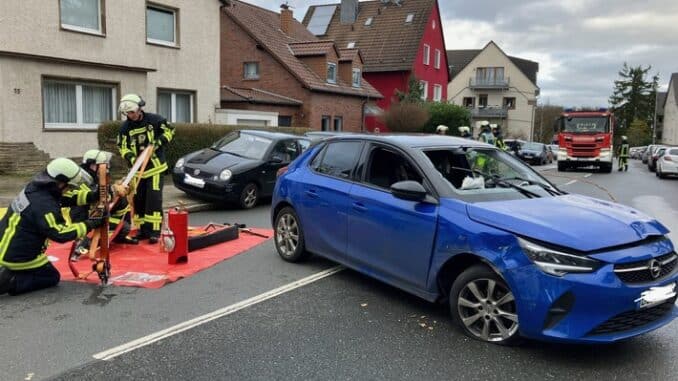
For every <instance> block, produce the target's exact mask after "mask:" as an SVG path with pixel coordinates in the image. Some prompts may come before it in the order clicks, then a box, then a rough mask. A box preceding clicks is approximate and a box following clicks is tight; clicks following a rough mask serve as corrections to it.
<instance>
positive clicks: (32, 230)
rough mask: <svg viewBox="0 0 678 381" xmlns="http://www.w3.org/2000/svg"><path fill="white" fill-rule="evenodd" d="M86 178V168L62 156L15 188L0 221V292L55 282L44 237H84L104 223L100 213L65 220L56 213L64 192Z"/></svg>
mask: <svg viewBox="0 0 678 381" xmlns="http://www.w3.org/2000/svg"><path fill="white" fill-rule="evenodd" d="M91 182H92V178H91V176H90V175H89V174H87V172H85V171H83V170H82V168H80V167H79V166H78V165H77V164H76V163H75V162H73V161H72V160H70V159H67V158H63V157H61V158H57V159H54V160H52V161H51V162H49V164H47V167H46V168H45V169H44V170H42V171H40V172H39V173H37V174H36V175H35V176H34V177H33V178H32V179H31V181H30V182H29V183H28V184H27V185H26V187H25V188H24V189H22V190H21V192H19V195H18V196H17V197H16V198H15V199H14V201H12V203H11V205H10V207H9V208H8V209H7V213H6V214H5V216H4V217H3V218H2V219H1V220H0V242H2V244H0V295H2V294H6V293H9V294H10V295H18V294H23V293H26V292H30V291H35V290H40V289H43V288H48V287H53V286H56V285H57V284H58V283H59V280H60V275H59V271H58V270H57V269H56V268H55V267H54V266H52V264H51V263H50V261H49V259H48V258H47V254H46V253H45V250H46V249H47V244H48V240H52V241H56V242H62V243H63V242H68V241H72V240H75V239H79V238H83V237H84V236H85V235H86V234H87V231H88V230H92V229H94V228H97V227H99V226H101V225H102V223H103V216H99V217H92V218H88V219H86V220H84V221H82V222H77V223H67V222H66V221H65V220H64V218H63V216H62V214H61V198H62V196H63V193H64V192H65V191H67V190H68V189H69V188H73V187H74V188H78V187H80V186H81V185H82V184H91Z"/></svg>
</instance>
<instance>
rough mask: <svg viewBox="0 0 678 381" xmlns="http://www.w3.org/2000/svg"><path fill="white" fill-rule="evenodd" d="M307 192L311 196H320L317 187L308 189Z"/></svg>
mask: <svg viewBox="0 0 678 381" xmlns="http://www.w3.org/2000/svg"><path fill="white" fill-rule="evenodd" d="M306 194H307V195H308V196H309V197H313V198H318V192H316V191H315V189H310V190H307V191H306Z"/></svg>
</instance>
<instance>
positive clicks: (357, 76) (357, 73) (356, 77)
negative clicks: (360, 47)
mask: <svg viewBox="0 0 678 381" xmlns="http://www.w3.org/2000/svg"><path fill="white" fill-rule="evenodd" d="M361 78H362V71H361V70H360V69H353V80H352V81H351V84H352V85H353V87H360V80H361Z"/></svg>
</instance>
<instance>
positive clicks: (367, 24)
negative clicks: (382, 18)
mask: <svg viewBox="0 0 678 381" xmlns="http://www.w3.org/2000/svg"><path fill="white" fill-rule="evenodd" d="M373 19H374V17H368V18H367V20H365V26H370V25H372V20H373Z"/></svg>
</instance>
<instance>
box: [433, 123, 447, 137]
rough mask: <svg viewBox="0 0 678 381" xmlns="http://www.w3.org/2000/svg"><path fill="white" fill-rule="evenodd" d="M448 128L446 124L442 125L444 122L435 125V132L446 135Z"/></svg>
mask: <svg viewBox="0 0 678 381" xmlns="http://www.w3.org/2000/svg"><path fill="white" fill-rule="evenodd" d="M448 129H449V127H447V126H446V125H444V124H441V125H439V126H438V127H436V134H438V135H447V130H448Z"/></svg>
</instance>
